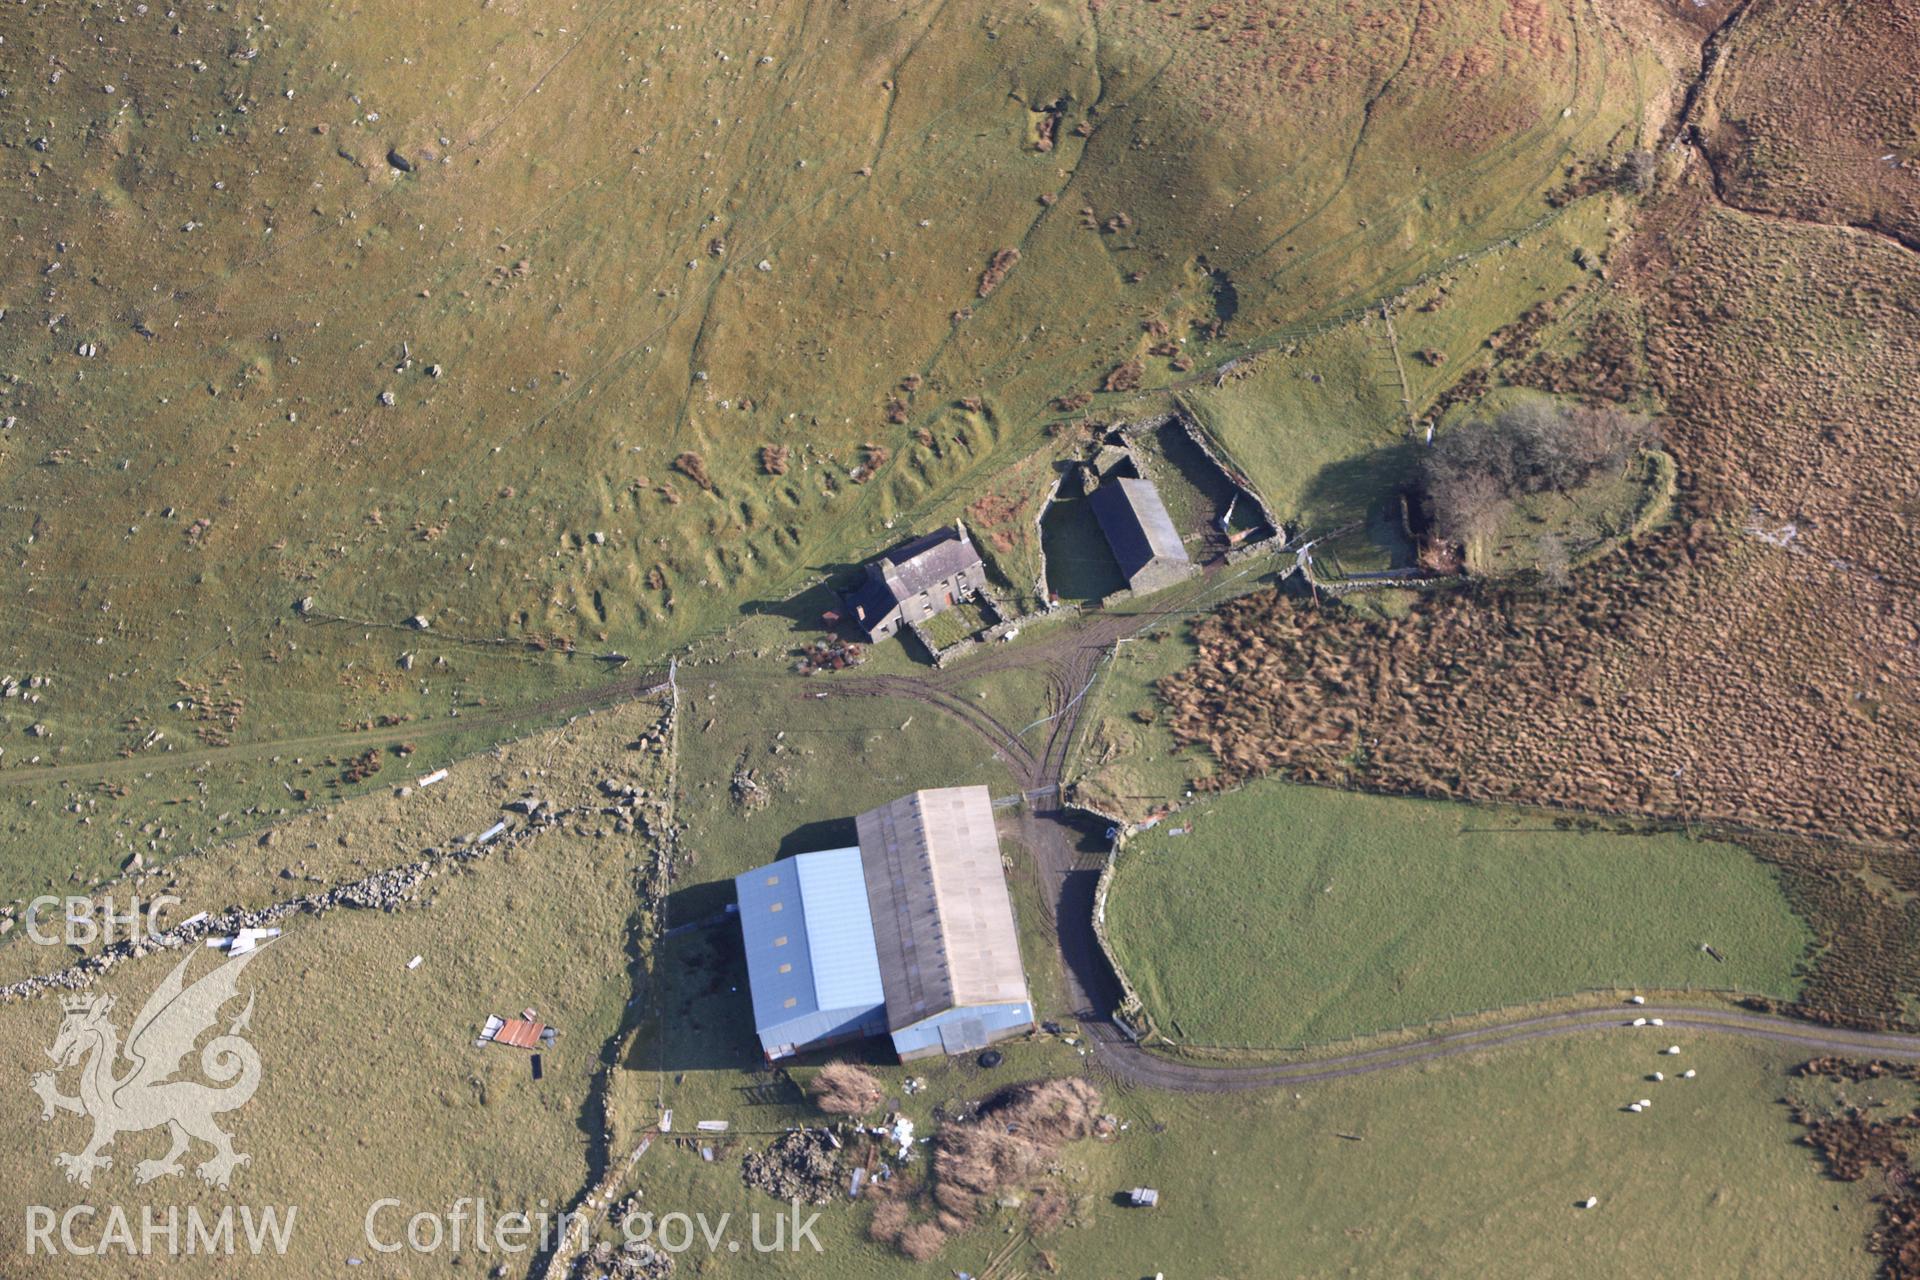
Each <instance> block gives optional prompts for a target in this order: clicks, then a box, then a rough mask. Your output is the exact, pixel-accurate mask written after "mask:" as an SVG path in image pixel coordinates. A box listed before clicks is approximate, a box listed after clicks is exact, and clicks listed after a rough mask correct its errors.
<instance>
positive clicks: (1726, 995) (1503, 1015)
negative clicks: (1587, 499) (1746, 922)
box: [1122, 978, 1780, 1058]
mask: <svg viewBox="0 0 1920 1280" xmlns="http://www.w3.org/2000/svg"><path fill="white" fill-rule="evenodd" d="M1122 981H1123V982H1124V978H1123V979H1122ZM1636 995H1638V996H1644V997H1646V998H1647V1000H1648V1001H1649V1003H1651V1002H1654V1001H1657V1000H1663V999H1679V1000H1698V999H1702V998H1711V999H1714V1000H1721V1001H1726V1002H1728V1003H1733V1004H1739V1003H1742V1002H1745V1001H1754V1000H1763V1001H1766V1002H1767V1003H1769V1004H1777V1003H1779V1002H1780V997H1779V996H1771V995H1767V994H1766V993H1765V992H1760V991H1747V990H1743V989H1741V988H1739V987H1696V986H1679V987H1640V986H1630V985H1611V986H1609V985H1600V986H1590V987H1577V988H1575V989H1573V990H1571V991H1558V992H1553V993H1551V994H1548V995H1542V996H1537V997H1535V998H1533V999H1531V1000H1512V1001H1508V1002H1506V1003H1503V1004H1495V1005H1488V1006H1486V1007H1484V1008H1480V1009H1464V1010H1459V1011H1456V1012H1453V1013H1444V1014H1436V1015H1435V1016H1433V1017H1431V1018H1426V1019H1423V1020H1421V1021H1418V1022H1403V1023H1400V1024H1399V1025H1397V1026H1388V1027H1378V1028H1375V1029H1374V1030H1372V1031H1360V1032H1355V1033H1354V1034H1353V1035H1350V1036H1337V1037H1335V1038H1333V1039H1331V1040H1314V1041H1308V1042H1306V1043H1302V1044H1232V1043H1226V1042H1219V1041H1204V1040H1192V1039H1188V1038H1186V1037H1185V1036H1184V1035H1179V1034H1176V1035H1168V1034H1167V1033H1166V1032H1165V1031H1162V1030H1160V1029H1159V1026H1158V1024H1157V1023H1155V1024H1154V1027H1155V1030H1154V1034H1155V1035H1156V1036H1157V1037H1158V1038H1159V1040H1158V1043H1155V1044H1152V1045H1150V1047H1153V1048H1166V1049H1172V1050H1176V1051H1178V1052H1180V1053H1192V1054H1196V1055H1218V1056H1221V1057H1227V1058H1231V1057H1234V1056H1235V1055H1240V1054H1271V1055H1274V1056H1275V1057H1279V1056H1281V1055H1316V1054H1324V1053H1328V1052H1330V1051H1335V1050H1352V1049H1357V1048H1360V1047H1364V1046H1367V1045H1369V1044H1371V1043H1373V1042H1375V1041H1380V1040H1387V1041H1392V1040H1394V1039H1396V1038H1402V1037H1408V1038H1412V1039H1415V1040H1418V1039H1422V1038H1425V1037H1427V1036H1431V1035H1438V1034H1442V1031H1441V1029H1442V1028H1444V1027H1448V1026H1451V1025H1452V1024H1454V1023H1459V1022H1477V1021H1480V1020H1482V1019H1488V1018H1492V1019H1495V1020H1496V1022H1498V1021H1511V1020H1512V1019H1513V1018H1515V1017H1519V1016H1522V1015H1527V1014H1532V1013H1539V1012H1543V1011H1547V1010H1549V1009H1551V1008H1552V1007H1553V1006H1555V1005H1561V1004H1566V1003H1569V1002H1576V1001H1586V1000H1590V999H1593V998H1595V997H1600V996H1610V997H1613V998H1615V999H1617V1000H1618V1001H1619V1002H1620V1006H1621V1012H1622V1015H1623V1016H1624V1015H1626V1013H1627V1012H1628V1011H1629V1010H1631V1009H1634V1008H1637V1007H1638V1006H1635V1005H1632V1004H1629V1003H1628V1000H1629V998H1630V997H1632V996H1636ZM1169 1022H1172V1023H1173V1024H1174V1025H1175V1027H1176V1031H1177V1026H1178V1020H1177V1019H1171V1018H1170V1019H1169ZM1143 1043H1146V1042H1145V1041H1143Z"/></svg>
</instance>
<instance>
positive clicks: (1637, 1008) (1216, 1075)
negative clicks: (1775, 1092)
mask: <svg viewBox="0 0 1920 1280" xmlns="http://www.w3.org/2000/svg"><path fill="white" fill-rule="evenodd" d="M1629 1010H1630V1011H1631V1012H1632V1014H1633V1015H1634V1016H1635V1017H1643V1016H1644V1017H1657V1018H1660V1019H1661V1020H1662V1021H1663V1022H1664V1023H1665V1026H1664V1027H1662V1028H1660V1029H1659V1031H1658V1032H1656V1033H1655V1034H1656V1036H1657V1035H1660V1034H1664V1033H1665V1032H1668V1031H1694V1032H1706V1033H1709V1034H1715V1035H1732V1036H1738V1037H1740V1038H1742V1039H1747V1040H1761V1041H1769V1042H1773V1043H1776V1044H1785V1045H1791V1046H1794V1047H1796V1048H1801V1049H1806V1050H1809V1051H1811V1052H1817V1053H1836V1054H1845V1055H1848V1056H1851V1057H1858V1058H1882V1059H1894V1060H1898V1061H1902V1062H1920V1036H1911V1035H1898V1034H1893V1033H1888V1032H1871V1031H1852V1030H1846V1029H1842V1028H1837V1027H1824V1026H1818V1025H1815V1024H1813V1023H1807V1022H1797V1021H1795V1020H1793V1019H1791V1018H1783V1017H1778V1016H1775V1015H1772V1014H1760V1013H1748V1012H1743V1011H1740V1010H1734V1009H1707V1008H1689V1007H1687V1006H1684V1005H1644V1006H1643V1005H1630V1006H1622V1005H1621V1004H1619V1003H1618V1002H1617V1001H1614V1000H1612V999H1611V998H1609V1002H1608V1003H1607V1004H1606V1005H1605V1006H1604V1007H1600V1008H1591V1009H1572V1010H1566V1011H1563V1012H1557V1013H1541V1014H1533V1015H1528V1016H1522V1017H1518V1018H1514V1019H1511V1020H1508V1021H1504V1022H1498V1023H1494V1024H1491V1025H1488V1026H1485V1027H1477V1028H1474V1029H1473V1030H1470V1031H1453V1032H1448V1033H1446V1034H1443V1035H1436V1036H1432V1037H1430V1038H1428V1039H1425V1040H1420V1041H1417V1042H1414V1043H1412V1044H1404V1045H1392V1046H1388V1047H1385V1048H1379V1049H1367V1050H1363V1051H1360V1052H1356V1053H1347V1054H1340V1055H1337V1056H1334V1057H1327V1058H1317V1059H1311V1060H1306V1061H1300V1062H1287V1063H1274V1064H1271V1065H1261V1066H1217V1067H1216V1066H1209V1065H1206V1064H1204V1063H1198V1062H1184V1061H1178V1060H1175V1059H1172V1058H1166V1057H1162V1056H1160V1055H1157V1054H1154V1053H1151V1052H1149V1051H1148V1050H1146V1049H1143V1048H1141V1047H1140V1046H1139V1045H1137V1044H1135V1043H1133V1042H1132V1041H1131V1040H1128V1039H1127V1038H1126V1036H1125V1035H1124V1034H1123V1033H1122V1032H1121V1031H1120V1030H1119V1029H1118V1028H1117V1027H1115V1026H1114V1025H1113V1024H1112V1023H1110V1022H1099V1023H1092V1024H1089V1025H1088V1026H1087V1027H1086V1030H1087V1032H1088V1034H1089V1038H1090V1039H1091V1040H1092V1041H1093V1043H1094V1046H1095V1049H1096V1052H1097V1053H1098V1054H1099V1057H1100V1060H1101V1066H1102V1067H1103V1068H1105V1069H1106V1070H1107V1071H1109V1072H1111V1073H1112V1074H1114V1075H1115V1076H1117V1077H1119V1078H1122V1079H1124V1080H1126V1081H1128V1082H1129V1083H1132V1084H1135V1085H1145V1086H1149V1087H1152V1088H1156V1089H1167V1090H1171V1091H1174V1092H1180V1093H1232V1092H1245V1091H1248V1090H1254V1089H1277V1088H1280V1087H1283V1086H1286V1085H1298V1084H1313V1083H1316V1082H1319V1081H1323V1080H1342V1079H1346V1078H1348V1077H1351V1076H1363V1075H1371V1074H1373V1073H1374V1072H1378V1071H1392V1070H1394V1069H1396V1068H1400V1067H1410V1066H1415V1065H1418V1064H1420V1063H1423V1062H1433V1061H1437V1060H1439V1059H1442V1058H1452V1057H1459V1056H1461V1055H1464V1054H1470V1053H1481V1052H1485V1051H1487V1050H1489V1049H1497V1048H1501V1047H1504V1046H1507V1045H1514V1044H1524V1043H1526V1042H1528V1041H1532V1040H1544V1039H1550V1038H1552V1037H1556V1036H1566V1035H1577V1034H1582V1033H1586V1032H1593V1031H1602V1030H1606V1029H1607V1028H1619V1029H1620V1030H1621V1031H1622V1032H1627V1031H1631V1032H1634V1033H1637V1034H1642V1035H1644V1034H1645V1032H1646V1029H1645V1028H1638V1027H1631V1026H1629V1019H1628V1018H1627V1016H1626V1013H1627V1011H1629Z"/></svg>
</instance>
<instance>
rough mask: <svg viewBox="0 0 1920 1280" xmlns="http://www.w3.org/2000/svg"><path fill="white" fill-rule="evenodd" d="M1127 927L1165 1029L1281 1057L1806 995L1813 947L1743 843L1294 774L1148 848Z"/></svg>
mask: <svg viewBox="0 0 1920 1280" xmlns="http://www.w3.org/2000/svg"><path fill="white" fill-rule="evenodd" d="M1183 830H1187V831H1190V833H1189V834H1185V835H1181V834H1176V832H1178V831H1183ZM1107 919H1108V929H1109V934H1110V936H1111V938H1112V940H1113V945H1114V947H1115V949H1116V951H1117V952H1118V953H1119V958H1120V961H1121V964H1122V967H1123V968H1124V969H1125V970H1126V973H1127V976H1128V977H1129V979H1130V980H1131V981H1132V982H1133V984H1134V986H1135V988H1136V989H1137V990H1138V991H1139V993H1140V995H1141V998H1142V1000H1144V1001H1145V1003H1146V1006H1147V1009H1148V1012H1149V1013H1150V1014H1151V1015H1152V1016H1153V1018H1154V1020H1155V1022H1156V1023H1157V1024H1158V1025H1159V1026H1160V1027H1161V1028H1162V1030H1163V1031H1165V1032H1166V1033H1167V1034H1169V1035H1171V1036H1173V1037H1174V1038H1176V1039H1179V1040H1185V1041H1190V1042H1193V1043H1196V1044H1221V1045H1251V1046H1266V1047H1284V1046H1292V1045H1300V1044H1312V1043H1317V1042H1322V1041H1327V1040H1333V1039H1337V1038H1341V1037H1345V1036H1353V1035H1363V1034H1366V1033H1368V1032H1372V1031H1378V1030H1382V1029H1387V1028H1395V1027H1398V1026H1400V1025H1401V1024H1415V1025H1417V1024H1420V1023H1424V1022H1428V1021H1431V1020H1433V1019H1436V1018H1443V1017H1446V1016H1448V1015H1449V1014H1453V1013H1465V1012H1471V1011H1474V1010H1477V1009H1482V1008H1490V1007H1494V1006H1498V1005H1504V1004H1521V1003H1525V1002H1527V1001H1530V1000H1535V999H1540V998H1544V997H1547V996H1554V995H1560V994H1564V993H1568V992H1572V991H1576V990H1579V989H1581V988H1585V987H1614V986H1617V987H1629V988H1631V987H1645V988H1648V989H1659V988H1677V987H1684V986H1700V987H1715V988H1730V989H1737V990H1741V991H1750V992H1756V993H1760V994H1765V995H1774V996H1782V997H1790V996H1791V995H1792V994H1793V993H1794V991H1795V990H1796V988H1797V985H1798V984H1797V967H1798V965H1799V964H1800V962H1801V960H1802V959H1803V957H1804V956H1805V953H1806V951H1807V944H1808V940H1809V936H1810V935H1809V934H1808V932H1807V930H1806V928H1805V926H1804V925H1803V924H1802V923H1801V922H1799V921H1798V920H1796V919H1795V917H1794V916H1793V914H1792V912H1791V911H1790V910H1789V909H1788V907H1787V903H1786V900H1785V899H1784V897H1783V896H1782V895H1781V893H1780V890H1779V888H1778V886H1777V884H1776V883H1775V881H1774V877H1773V873H1772V872H1771V871H1769V870H1768V869H1767V868H1766V867H1764V866H1762V865H1761V864H1760V863H1759V862H1757V861H1755V860H1753V859H1752V858H1751V857H1749V856H1748V855H1747V854H1746V853H1744V852H1743V851H1741V850H1740V849H1737V848H1734V847H1732V846H1729V845H1719V844H1710V843H1705V842H1695V841H1691V840H1687V839H1685V838H1684V837H1681V836H1678V835H1661V836H1638V835H1618V834H1613V833H1611V832H1603V831H1595V832H1584V833H1583V832H1580V831H1577V830H1571V829H1560V828H1559V827H1557V826H1556V825H1555V824H1554V823H1553V822H1552V821H1551V820H1550V819H1548V818H1545V817H1542V816H1540V815H1537V814H1522V813H1517V812H1512V811H1503V810H1499V809H1487V808H1478V807H1474V806H1468V805H1458V804H1442V803H1436V802H1429V801H1419V800H1405V799H1399V798H1393V797H1384V796H1368V795H1361V794H1357V793H1348V792H1340V791H1333V790H1327V789H1322V788H1312V787H1299V786H1291V785H1287V784H1283V783H1275V782H1256V783H1253V784H1250V785H1248V786H1246V787H1244V788H1243V789H1241V790H1239V791H1235V792H1232V793H1229V794H1227V795H1224V796H1221V797H1218V798H1215V799H1209V800H1206V801H1204V802H1202V803H1199V804H1196V805H1194V806H1193V807H1191V808H1189V809H1186V810H1183V811H1181V812H1180V813H1179V814H1178V815H1177V817H1176V818H1175V819H1174V820H1172V821H1170V822H1167V823H1163V824H1162V825H1161V826H1160V827H1158V828H1156V829H1153V830H1150V831H1148V832H1146V833H1144V834H1142V835H1140V836H1138V837H1136V838H1135V839H1134V840H1132V841H1131V842H1130V843H1129V844H1128V845H1127V847H1126V848H1125V850H1124V851H1123V852H1122V853H1121V855H1120V865H1119V869H1118V871H1117V872H1116V874H1115V879H1114V888H1113V892H1112V897H1111V899H1110V901H1109V904H1108V916H1107ZM1703 944H1709V945H1712V946H1713V947H1714V948H1715V949H1716V950H1718V951H1719V952H1720V954H1721V955H1722V956H1723V957H1724V961H1716V960H1715V959H1713V958H1712V957H1711V956H1710V955H1708V954H1706V953H1704V952H1703V951H1702V950H1701V947H1702V945H1703ZM1223 974H1237V975H1242V976H1241V977H1240V978H1237V979H1235V980H1233V981H1222V977H1221V975H1223Z"/></svg>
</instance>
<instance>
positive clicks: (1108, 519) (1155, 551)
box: [1090, 476, 1194, 595]
mask: <svg viewBox="0 0 1920 1280" xmlns="http://www.w3.org/2000/svg"><path fill="white" fill-rule="evenodd" d="M1090 501H1091V502H1092V503H1093V514H1094V517H1095V518H1096V519H1098V520H1099V521H1100V531H1101V532H1102V533H1104V534H1106V536H1107V545H1108V546H1110V547H1112V548H1113V558H1114V559H1115V560H1118V561H1119V562H1120V572H1121V573H1122V574H1124V575H1125V576H1126V579H1127V586H1128V588H1129V589H1130V590H1132V591H1133V592H1135V593H1136V594H1139V595H1145V594H1146V593H1147V592H1150V591H1158V590H1160V589H1161V588H1162V587H1170V586H1172V585H1173V584H1174V583H1176V582H1178V581H1180V580H1181V579H1182V578H1184V577H1186V576H1187V575H1188V574H1190V573H1192V572H1193V570H1194V564H1193V561H1192V560H1191V559H1190V558H1189V557H1188V556H1187V548H1186V546H1185V545H1184V544H1183V543H1182V542H1181V541H1180V534H1179V531H1178V530H1176V529H1175V528H1174V527H1173V517H1172V516H1170V515H1168V514H1167V506H1166V503H1164V502H1162V501H1161V500H1160V491H1159V490H1158V489H1156V488H1154V487H1153V482H1152V481H1151V480H1136V479H1134V478H1133V477H1132V476H1114V477H1113V478H1111V479H1109V480H1108V481H1107V482H1106V483H1105V484H1103V485H1101V486H1100V487H1099V488H1098V489H1095V490H1094V491H1093V497H1092V498H1091V499H1090Z"/></svg>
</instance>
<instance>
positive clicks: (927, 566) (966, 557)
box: [880, 526, 980, 600]
mask: <svg viewBox="0 0 1920 1280" xmlns="http://www.w3.org/2000/svg"><path fill="white" fill-rule="evenodd" d="M880 558H881V559H882V560H884V561H886V562H887V564H888V565H890V566H891V567H892V570H893V572H891V573H887V572H886V570H885V569H883V570H882V571H881V572H882V574H883V575H884V576H885V577H886V578H887V579H888V580H889V582H890V583H891V584H892V586H893V589H894V598H895V599H897V600H905V599H908V598H909V597H911V596H916V595H918V594H920V593H921V592H922V591H925V590H926V589H927V588H928V587H930V586H932V585H933V584H934V583H936V582H943V581H945V580H946V579H948V578H951V577H952V576H953V575H954V574H956V573H960V572H962V571H963V570H966V569H971V568H973V567H974V566H975V565H978V564H979V563H980V553H979V552H978V551H977V550H975V549H974V545H973V539H972V538H970V537H968V536H967V531H966V529H965V528H964V527H959V526H956V527H955V528H952V529H935V530H934V531H933V532H932V533H929V534H923V535H922V536H920V537H918V538H915V539H914V540H913V541H911V542H903V543H901V544H900V545H899V546H897V547H895V548H893V550H891V551H888V552H887V553H885V554H884V555H883V556H881V557H880Z"/></svg>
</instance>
